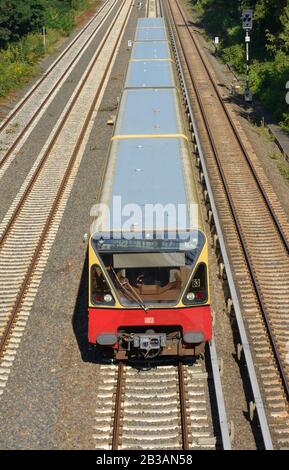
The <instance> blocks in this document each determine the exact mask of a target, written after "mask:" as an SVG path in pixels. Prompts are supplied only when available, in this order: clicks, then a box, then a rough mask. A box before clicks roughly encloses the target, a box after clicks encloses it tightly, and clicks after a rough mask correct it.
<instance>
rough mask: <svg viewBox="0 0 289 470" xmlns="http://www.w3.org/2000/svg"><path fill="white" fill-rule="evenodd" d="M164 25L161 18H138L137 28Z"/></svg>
mask: <svg viewBox="0 0 289 470" xmlns="http://www.w3.org/2000/svg"><path fill="white" fill-rule="evenodd" d="M160 26H161V27H165V22H164V19H163V18H139V19H138V21H137V28H154V27H160Z"/></svg>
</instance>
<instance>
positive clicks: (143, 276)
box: [95, 231, 205, 307]
mask: <svg viewBox="0 0 289 470" xmlns="http://www.w3.org/2000/svg"><path fill="white" fill-rule="evenodd" d="M204 241H205V239H204V236H203V234H202V233H201V232H199V231H196V232H194V233H193V234H191V235H190V238H189V240H186V241H183V240H177V239H176V240H102V241H101V242H100V243H99V241H96V242H95V244H96V250H97V254H98V256H99V257H100V259H101V261H102V264H103V267H104V268H105V269H106V272H107V273H108V275H109V278H110V280H111V282H112V284H113V286H114V290H115V291H116V293H117V297H118V298H119V301H120V303H121V304H122V305H123V306H128V307H136V306H142V307H148V306H152V305H158V304H162V306H163V305H175V304H176V303H178V301H179V299H180V298H181V295H182V294H183V292H184V289H185V287H186V285H187V284H188V281H189V278H190V277H191V273H192V270H193V268H194V266H195V264H196V262H197V260H198V257H199V254H200V252H201V250H202V248H203V246H204Z"/></svg>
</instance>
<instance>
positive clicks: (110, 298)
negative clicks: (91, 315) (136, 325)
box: [103, 294, 112, 303]
mask: <svg viewBox="0 0 289 470" xmlns="http://www.w3.org/2000/svg"><path fill="white" fill-rule="evenodd" d="M103 300H104V301H105V302H106V303H109V302H111V301H112V295H110V294H106V295H105V296H104V297H103Z"/></svg>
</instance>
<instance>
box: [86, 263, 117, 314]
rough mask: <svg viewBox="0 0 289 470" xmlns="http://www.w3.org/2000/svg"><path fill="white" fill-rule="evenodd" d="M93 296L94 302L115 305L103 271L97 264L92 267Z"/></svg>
mask: <svg viewBox="0 0 289 470" xmlns="http://www.w3.org/2000/svg"><path fill="white" fill-rule="evenodd" d="M91 297H92V303H94V304H103V305H113V304H114V303H115V302H114V298H113V295H112V293H111V290H110V287H109V285H108V283H107V281H106V279H105V277H104V275H103V272H102V270H101V269H100V267H99V266H97V265H93V266H92V268H91Z"/></svg>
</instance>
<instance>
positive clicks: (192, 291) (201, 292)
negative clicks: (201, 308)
mask: <svg viewBox="0 0 289 470" xmlns="http://www.w3.org/2000/svg"><path fill="white" fill-rule="evenodd" d="M207 299H208V289H207V268H206V265H205V264H204V263H200V264H199V266H198V267H197V269H196V272H195V274H194V276H193V278H192V280H191V282H190V285H189V287H188V289H187V291H186V294H185V295H184V298H183V303H184V304H186V305H193V304H203V303H205V302H206V301H207Z"/></svg>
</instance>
